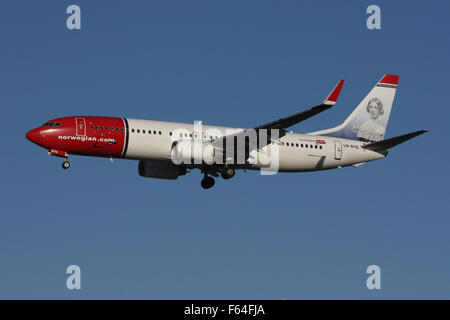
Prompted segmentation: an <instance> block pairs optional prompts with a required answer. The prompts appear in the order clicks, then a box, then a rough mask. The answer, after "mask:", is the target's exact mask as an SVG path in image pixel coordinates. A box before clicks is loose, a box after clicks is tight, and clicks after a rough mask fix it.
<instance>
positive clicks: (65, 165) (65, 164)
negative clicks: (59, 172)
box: [61, 161, 70, 169]
mask: <svg viewBox="0 0 450 320" xmlns="http://www.w3.org/2000/svg"><path fill="white" fill-rule="evenodd" d="M61 166H62V168H63V169H69V168H70V162H69V161H64V162H63V163H62V164H61Z"/></svg>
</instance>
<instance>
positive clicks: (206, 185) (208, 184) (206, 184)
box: [201, 173, 215, 189]
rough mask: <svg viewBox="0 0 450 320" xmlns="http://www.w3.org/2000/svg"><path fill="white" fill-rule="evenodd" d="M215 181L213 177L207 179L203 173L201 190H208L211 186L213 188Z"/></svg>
mask: <svg viewBox="0 0 450 320" xmlns="http://www.w3.org/2000/svg"><path fill="white" fill-rule="evenodd" d="M214 183H215V180H214V178H213V177H209V176H208V175H207V174H206V173H205V177H204V178H203V179H202V181H201V185H202V187H203V189H209V188H211V187H212V186H214Z"/></svg>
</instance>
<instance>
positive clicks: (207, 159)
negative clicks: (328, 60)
mask: <svg viewBox="0 0 450 320" xmlns="http://www.w3.org/2000/svg"><path fill="white" fill-rule="evenodd" d="M221 157H222V151H221V150H220V149H217V148H214V146H213V145H212V144H211V143H209V142H202V141H193V140H184V141H178V142H177V143H176V144H174V146H173V147H172V151H171V158H172V161H173V162H174V163H176V164H182V163H184V164H202V163H207V164H213V163H217V161H218V160H219V159H221ZM219 163H220V162H219Z"/></svg>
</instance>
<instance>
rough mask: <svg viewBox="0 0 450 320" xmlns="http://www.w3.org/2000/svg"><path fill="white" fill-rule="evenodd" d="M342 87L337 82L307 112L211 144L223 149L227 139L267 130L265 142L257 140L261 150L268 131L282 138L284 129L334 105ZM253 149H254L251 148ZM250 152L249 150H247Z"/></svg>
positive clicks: (342, 83)
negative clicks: (272, 130) (321, 99)
mask: <svg viewBox="0 0 450 320" xmlns="http://www.w3.org/2000/svg"><path fill="white" fill-rule="evenodd" d="M343 85H344V80H341V81H339V83H338V84H337V85H336V87H334V89H333V91H331V93H330V94H329V95H328V97H327V98H326V99H325V100H324V101H323V102H322V103H321V104H319V105H317V106H314V107H312V108H311V109H309V110H306V111H302V112H299V113H296V114H293V115H291V116H288V117H285V118H281V119H278V120H276V121H272V122H269V123H266V124H263V125H261V126H257V127H254V128H252V129H247V130H243V131H240V132H238V133H235V134H232V135H228V136H225V137H222V138H219V139H216V140H214V141H213V142H212V144H213V146H215V147H217V148H223V146H225V141H226V140H227V139H234V138H238V137H239V136H242V135H246V134H248V131H249V130H255V131H256V133H257V137H259V134H258V131H259V130H261V129H265V130H267V141H259V139H258V147H259V148H262V147H264V146H265V145H267V144H268V143H270V140H271V138H270V130H271V129H278V130H279V138H281V137H282V136H284V135H285V134H286V129H287V128H289V127H291V126H293V125H294V124H297V123H299V122H302V121H304V120H306V119H308V118H311V117H312V116H315V115H316V114H318V113H321V112H322V111H325V110H328V109H330V108H331V107H332V106H334V104H335V103H336V101H337V99H338V97H339V93H340V92H341V89H342V86H343ZM253 149H254V148H253ZM249 151H251V150H249Z"/></svg>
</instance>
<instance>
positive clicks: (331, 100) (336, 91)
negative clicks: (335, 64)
mask: <svg viewBox="0 0 450 320" xmlns="http://www.w3.org/2000/svg"><path fill="white" fill-rule="evenodd" d="M344 82H345V80H341V81H339V83H338V84H337V85H336V87H334V89H333V91H331V93H330V95H329V96H328V97H327V98H326V99H325V101H324V102H323V104H327V105H331V106H332V105H334V104H335V103H336V101H337V99H338V97H339V93H341V89H342V86H343V85H344Z"/></svg>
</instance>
